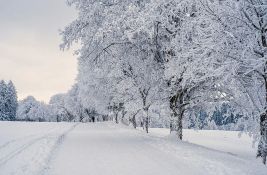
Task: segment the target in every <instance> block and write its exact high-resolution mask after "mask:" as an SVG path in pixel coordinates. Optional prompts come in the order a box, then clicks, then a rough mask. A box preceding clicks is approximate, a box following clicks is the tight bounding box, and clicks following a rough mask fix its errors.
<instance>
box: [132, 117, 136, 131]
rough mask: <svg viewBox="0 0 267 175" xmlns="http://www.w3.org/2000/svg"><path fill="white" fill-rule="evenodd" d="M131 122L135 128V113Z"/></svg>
mask: <svg viewBox="0 0 267 175" xmlns="http://www.w3.org/2000/svg"><path fill="white" fill-rule="evenodd" d="M132 124H133V127H134V129H136V118H135V115H134V116H133V118H132Z"/></svg>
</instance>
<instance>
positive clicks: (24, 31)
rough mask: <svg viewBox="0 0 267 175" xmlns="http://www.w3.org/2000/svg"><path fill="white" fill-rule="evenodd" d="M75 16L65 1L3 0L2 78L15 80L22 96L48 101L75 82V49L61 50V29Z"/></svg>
mask: <svg viewBox="0 0 267 175" xmlns="http://www.w3.org/2000/svg"><path fill="white" fill-rule="evenodd" d="M75 17H76V11H75V10H74V9H73V8H70V7H68V6H67V5H66V4H65V0H0V79H4V80H12V81H13V82H14V84H15V85H16V88H17V91H18V96H19V99H22V98H24V97H26V96H28V95H33V96H34V97H36V98H37V99H38V100H42V101H45V102H48V101H49V98H50V97H51V96H52V95H54V94H56V93H61V92H66V91H67V90H68V89H69V88H70V87H71V85H72V84H73V83H74V81H75V77H76V74H77V64H76V58H75V56H73V51H71V50H70V51H67V52H66V51H65V52H62V51H60V49H59V44H60V42H61V38H60V36H59V29H63V28H64V26H66V25H67V24H69V23H70V22H71V21H72V20H73V19H75Z"/></svg>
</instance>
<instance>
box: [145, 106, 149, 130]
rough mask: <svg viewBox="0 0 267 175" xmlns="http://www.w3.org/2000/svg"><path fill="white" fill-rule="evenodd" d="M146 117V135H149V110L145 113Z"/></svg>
mask: <svg viewBox="0 0 267 175" xmlns="http://www.w3.org/2000/svg"><path fill="white" fill-rule="evenodd" d="M145 113H146V116H145V119H144V125H145V129H146V133H148V127H149V116H148V110H146V111H145Z"/></svg>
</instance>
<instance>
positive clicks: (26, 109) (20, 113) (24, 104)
mask: <svg viewBox="0 0 267 175" xmlns="http://www.w3.org/2000/svg"><path fill="white" fill-rule="evenodd" d="M37 106H38V101H37V100H36V99H35V98H34V97H33V96H28V97H26V98H25V99H23V100H22V101H20V102H19V106H18V110H17V117H16V118H17V119H18V120H24V121H35V120H37V119H36V118H34V117H35V116H34V117H33V116H32V114H33V112H32V110H33V109H34V108H36V107H37Z"/></svg>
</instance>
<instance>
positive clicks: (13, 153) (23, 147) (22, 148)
mask: <svg viewBox="0 0 267 175" xmlns="http://www.w3.org/2000/svg"><path fill="white" fill-rule="evenodd" d="M55 131H57V128H56V129H51V130H49V131H48V132H49V133H47V134H44V135H42V136H41V137H37V138H34V139H31V140H30V141H28V142H26V143H24V144H22V145H21V146H19V147H17V148H16V149H15V150H12V151H10V152H9V153H8V154H7V155H5V156H4V157H1V158H0V167H2V166H4V165H5V164H6V163H8V162H9V161H10V160H12V159H13V158H15V157H16V156H18V155H20V154H21V153H23V152H24V151H25V150H27V149H28V148H30V147H31V146H32V145H34V144H36V143H38V142H40V141H41V140H44V139H47V138H49V137H50V136H52V135H53V134H54V132H55ZM33 136H38V134H37V135H36V134H35V135H34V134H33V135H29V136H25V137H22V138H18V139H14V140H11V141H9V142H7V143H5V144H3V145H1V147H0V148H1V149H0V151H2V150H3V149H4V148H6V147H8V146H9V145H10V144H12V143H15V142H17V141H20V140H23V139H27V138H31V137H33Z"/></svg>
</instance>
